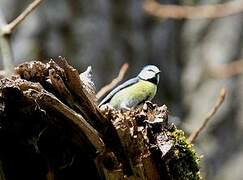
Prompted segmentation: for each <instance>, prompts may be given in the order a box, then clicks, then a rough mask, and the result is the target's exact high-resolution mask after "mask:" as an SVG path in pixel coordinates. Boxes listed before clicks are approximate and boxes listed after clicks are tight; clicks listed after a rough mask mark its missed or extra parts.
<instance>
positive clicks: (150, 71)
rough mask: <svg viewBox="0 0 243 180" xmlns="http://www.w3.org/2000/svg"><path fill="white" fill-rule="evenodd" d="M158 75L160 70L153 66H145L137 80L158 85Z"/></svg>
mask: <svg viewBox="0 0 243 180" xmlns="http://www.w3.org/2000/svg"><path fill="white" fill-rule="evenodd" d="M159 74H160V70H159V68H158V67H156V66H154V65H147V66H145V67H144V68H143V69H142V70H141V72H140V73H139V74H138V78H139V79H142V80H145V81H150V82H152V83H154V84H156V85H158V84H159Z"/></svg>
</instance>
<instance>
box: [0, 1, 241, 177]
mask: <svg viewBox="0 0 243 180" xmlns="http://www.w3.org/2000/svg"><path fill="white" fill-rule="evenodd" d="M238 1H241V0H238ZM31 2H32V1H31V0H0V10H1V11H2V14H3V15H4V17H5V18H6V20H7V22H10V21H11V20H13V19H14V18H15V17H16V16H17V15H19V14H20V13H21V12H22V11H23V9H24V8H25V7H26V6H27V5H28V4H29V3H31ZM158 2H160V3H161V4H178V5H182V4H184V5H195V6H196V5H200V4H214V3H223V1H221V0H180V1H179V0H160V1H158ZM143 5H144V1H143V0H116V1H113V0H93V1H90V0H49V1H48V0H46V1H44V2H43V4H42V5H41V6H40V7H39V8H38V9H37V10H35V11H34V12H33V13H32V14H31V15H30V16H29V17H28V18H27V19H26V20H24V21H23V23H21V24H20V25H19V26H18V27H17V30H16V31H15V32H14V33H13V35H12V37H11V45H12V49H13V54H14V60H15V64H19V63H22V62H24V61H29V60H41V61H44V62H46V61H48V60H49V59H50V58H53V59H55V58H56V57H57V56H59V55H61V56H64V57H66V58H67V60H68V62H69V63H70V64H72V65H73V66H74V67H75V68H76V69H78V70H79V71H80V72H82V71H84V70H85V69H86V68H87V67H88V66H89V65H91V66H92V68H93V74H94V81H95V84H96V88H97V91H98V90H99V89H100V88H101V87H102V86H104V85H105V84H107V83H109V82H110V81H111V80H112V79H114V78H115V77H116V76H117V74H118V72H119V70H120V67H121V65H122V64H123V63H125V62H128V63H129V69H128V71H127V74H126V77H125V79H128V78H131V77H133V76H136V75H137V73H138V72H139V71H140V69H141V68H142V67H143V66H144V65H146V64H155V65H157V66H159V67H160V69H161V70H162V74H161V76H162V77H161V81H160V84H159V89H158V93H157V95H156V98H155V99H154V102H156V103H158V104H159V105H163V104H166V105H167V106H168V108H169V110H170V112H171V114H172V115H174V116H176V117H178V118H179V119H180V120H179V121H177V122H176V123H177V124H178V126H179V127H180V128H182V129H183V130H184V131H185V132H186V133H187V134H188V135H189V134H190V133H191V132H193V131H195V130H196V129H198V127H199V126H200V125H201V123H202V122H203V121H204V119H205V118H206V116H207V113H208V112H209V111H210V110H211V109H212V107H213V106H214V104H215V102H216V99H217V97H218V95H219V92H220V89H221V88H222V87H225V88H226V90H227V96H226V99H225V101H224V103H223V105H222V106H221V107H220V109H219V111H218V112H217V113H216V115H215V116H214V117H213V119H212V120H211V121H210V123H209V125H208V126H207V128H206V129H204V131H203V132H202V134H200V136H199V138H198V139H197V141H196V143H195V148H196V149H197V152H198V153H199V154H200V155H203V158H202V164H201V166H202V174H203V176H204V177H205V178H206V179H209V180H228V179H231V180H239V179H242V172H243V165H242V161H243V141H242V137H243V76H242V74H241V73H243V62H242V61H243V60H240V59H241V58H242V53H243V48H242V47H243V41H242V40H243V13H237V14H234V15H230V16H226V17H221V18H201V19H191V20H190V19H188V18H185V19H171V18H169V19H168V18H159V17H155V16H153V15H151V14H148V13H147V12H146V11H145V10H144V6H143ZM241 6H242V3H241ZM0 60H1V57H0ZM0 62H1V63H2V61H0ZM1 67H2V64H1ZM125 79H124V80H125Z"/></svg>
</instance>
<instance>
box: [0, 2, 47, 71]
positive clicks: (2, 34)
mask: <svg viewBox="0 0 243 180" xmlns="http://www.w3.org/2000/svg"><path fill="white" fill-rule="evenodd" d="M42 1H43V0H35V1H33V2H32V3H31V4H29V5H28V6H27V8H26V9H25V10H24V11H23V12H22V13H21V14H20V15H19V16H18V17H17V18H16V19H14V20H13V21H12V22H10V23H9V24H7V23H6V21H5V19H4V17H3V15H2V14H0V49H1V54H2V59H3V68H4V71H5V75H6V76H9V75H10V74H11V73H12V72H13V69H14V59H13V53H12V49H11V43H10V35H11V33H12V32H13V30H14V29H15V28H16V27H17V26H18V24H19V23H21V22H22V21H23V20H24V19H25V18H26V17H27V16H28V15H29V14H30V13H31V12H32V11H33V10H34V9H36V8H37V7H38V6H39V5H40V3H41V2H42Z"/></svg>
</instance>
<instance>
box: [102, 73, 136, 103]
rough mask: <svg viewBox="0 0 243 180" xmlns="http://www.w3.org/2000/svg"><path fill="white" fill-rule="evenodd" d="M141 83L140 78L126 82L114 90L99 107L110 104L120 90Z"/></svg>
mask: <svg viewBox="0 0 243 180" xmlns="http://www.w3.org/2000/svg"><path fill="white" fill-rule="evenodd" d="M138 81H139V79H138V77H135V78H132V79H129V80H128V81H126V82H124V83H123V84H121V85H119V86H117V87H116V88H115V89H113V90H112V91H111V92H110V93H109V94H108V95H107V96H106V97H105V98H104V99H103V100H102V101H101V102H100V104H99V106H101V105H103V104H105V103H108V102H109V101H110V100H111V98H112V97H113V96H114V95H115V94H116V93H117V92H118V91H120V90H122V89H124V88H126V87H128V86H131V85H133V84H135V83H137V82H138Z"/></svg>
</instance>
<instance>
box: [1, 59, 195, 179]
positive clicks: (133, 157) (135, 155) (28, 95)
mask: <svg viewBox="0 0 243 180" xmlns="http://www.w3.org/2000/svg"><path fill="white" fill-rule="evenodd" d="M15 71H16V73H15V74H14V75H13V76H12V77H11V78H2V79H1V81H0V146H1V149H0V160H1V162H0V170H1V171H0V177H1V178H2V179H3V178H6V179H81V178H84V177H89V179H110V180H113V179H144V180H145V179H151V180H152V179H153V180H156V179H187V178H188V177H192V178H191V179H200V174H199V166H198V157H197V156H196V153H195V152H194V150H193V149H191V145H190V144H188V143H187V142H186V139H185V138H184V135H183V133H181V131H179V130H177V129H176V127H175V126H174V125H173V124H170V123H169V122H168V110H167V107H166V106H165V105H164V106H161V107H159V106H157V105H155V104H152V103H151V102H146V103H145V104H144V105H143V107H140V108H136V109H132V110H130V111H126V112H122V111H119V110H115V109H113V108H110V107H109V106H103V107H101V108H99V107H98V106H97V102H96V98H95V92H94V88H93V83H92V80H90V79H89V78H82V76H80V75H79V73H78V71H77V70H76V69H74V68H73V67H72V66H70V65H69V64H68V63H67V61H66V60H65V59H64V58H62V57H60V58H59V59H57V60H56V61H55V62H54V61H52V60H51V61H50V62H48V63H46V64H43V63H41V62H38V61H34V62H28V63H24V64H21V65H19V66H17V67H16V68H15ZM85 74H87V73H84V74H83V75H85ZM177 135H178V137H177ZM183 138H184V139H183ZM178 164H180V165H181V167H179V166H177V165H178ZM185 165H186V166H185ZM183 168H184V169H183ZM185 168H186V170H185ZM185 172H186V173H185Z"/></svg>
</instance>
